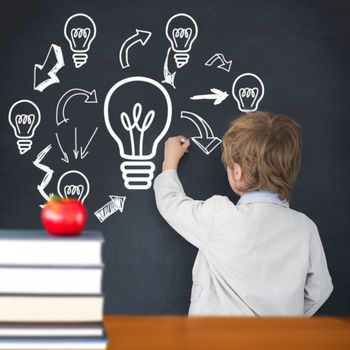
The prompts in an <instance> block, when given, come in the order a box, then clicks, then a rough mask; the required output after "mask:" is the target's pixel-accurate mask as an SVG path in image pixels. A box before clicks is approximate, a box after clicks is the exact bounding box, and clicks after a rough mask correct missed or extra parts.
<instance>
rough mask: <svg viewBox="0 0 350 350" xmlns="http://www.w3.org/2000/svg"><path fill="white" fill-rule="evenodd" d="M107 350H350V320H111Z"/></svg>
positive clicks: (185, 318) (107, 323) (177, 317)
mask: <svg viewBox="0 0 350 350" xmlns="http://www.w3.org/2000/svg"><path fill="white" fill-rule="evenodd" d="M105 327H106V330H107V334H108V337H109V345H108V350H131V349H132V350H136V349H137V350H157V349H162V350H167V349H174V350H175V349H176V350H183V349H184V350H186V349H200V350H204V349H213V350H221V349H230V350H237V349H239V350H240V349H244V350H249V349H259V350H264V349H278V350H289V349H292V350H297V349H302V350H313V349H317V350H323V349H327V350H328V349H330V350H338V349H344V350H349V349H350V317H346V318H340V317H339V318H337V317H314V318H296V317H295V318H294V317H293V318H290V317H288V318H287V317H285V318H272V317H271V318H245V317H241V318H239V317H228V318H223V317H220V318H218V317H215V318H208V317H205V318H204V317H203V318H201V317H191V318H188V317H186V316H157V317H154V316H143V317H139V316H137V317H134V316H106V317H105Z"/></svg>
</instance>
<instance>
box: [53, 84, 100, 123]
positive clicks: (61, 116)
mask: <svg viewBox="0 0 350 350" xmlns="http://www.w3.org/2000/svg"><path fill="white" fill-rule="evenodd" d="M74 96H85V97H86V99H85V100H84V103H97V102H98V101H97V96H96V91H95V90H92V91H86V90H83V89H77V88H75V89H70V90H68V91H67V92H65V93H64V94H63V95H62V97H61V98H60V99H59V101H58V103H57V106H56V124H57V125H60V124H62V123H67V122H68V120H69V119H68V118H67V117H66V113H65V110H66V106H67V103H68V101H69V100H70V99H71V98H73V97H74Z"/></svg>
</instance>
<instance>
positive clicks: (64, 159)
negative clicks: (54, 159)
mask: <svg viewBox="0 0 350 350" xmlns="http://www.w3.org/2000/svg"><path fill="white" fill-rule="evenodd" d="M55 135H56V139H57V143H58V147H59V148H60V150H61V152H62V155H63V158H61V160H63V161H64V162H66V163H69V158H68V154H67V153H66V152H65V151H64V149H63V147H62V145H61V142H60V139H59V137H58V134H57V132H55Z"/></svg>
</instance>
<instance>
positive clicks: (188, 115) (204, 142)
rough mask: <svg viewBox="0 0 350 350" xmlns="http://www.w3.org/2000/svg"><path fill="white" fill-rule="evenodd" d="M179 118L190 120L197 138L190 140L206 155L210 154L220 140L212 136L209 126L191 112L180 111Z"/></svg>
mask: <svg viewBox="0 0 350 350" xmlns="http://www.w3.org/2000/svg"><path fill="white" fill-rule="evenodd" d="M181 118H185V119H188V120H190V121H191V122H192V123H193V124H194V125H195V126H196V128H197V129H198V132H199V136H194V137H191V140H192V141H193V142H194V143H195V144H196V145H197V146H198V147H199V148H200V149H201V150H202V151H203V152H204V153H205V154H206V155H208V154H210V153H211V152H212V151H213V150H214V149H215V148H216V147H217V146H219V145H220V143H221V140H220V139H219V138H218V137H216V136H214V133H213V130H212V129H211V127H210V126H209V124H208V123H207V122H206V121H205V120H204V119H203V118H202V117H200V116H199V115H197V114H194V113H192V112H187V111H182V112H181Z"/></svg>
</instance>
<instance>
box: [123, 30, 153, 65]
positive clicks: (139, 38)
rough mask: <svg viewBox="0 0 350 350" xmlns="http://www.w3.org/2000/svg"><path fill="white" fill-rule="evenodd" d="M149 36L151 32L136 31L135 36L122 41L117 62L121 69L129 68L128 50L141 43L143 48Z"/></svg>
mask: <svg viewBox="0 0 350 350" xmlns="http://www.w3.org/2000/svg"><path fill="white" fill-rule="evenodd" d="M151 35H152V32H148V31H146V30H139V29H136V34H134V35H132V36H131V37H130V38H128V39H126V40H125V41H124V43H123V45H122V47H121V48H120V50H119V61H120V65H121V66H122V68H123V69H124V68H127V67H130V64H129V49H130V48H131V47H132V46H133V45H135V44H137V43H141V45H142V46H145V45H146V44H147V41H148V40H149V38H150V37H151Z"/></svg>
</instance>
